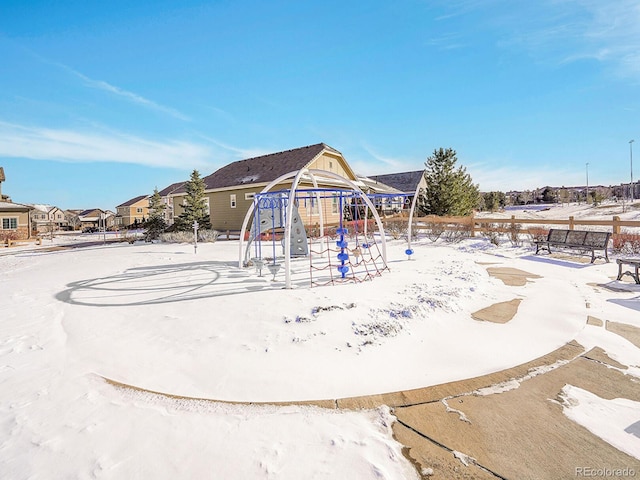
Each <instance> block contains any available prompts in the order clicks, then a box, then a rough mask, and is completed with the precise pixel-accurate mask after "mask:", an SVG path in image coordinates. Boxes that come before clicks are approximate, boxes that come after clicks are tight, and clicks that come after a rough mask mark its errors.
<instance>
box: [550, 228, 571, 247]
mask: <svg viewBox="0 0 640 480" xmlns="http://www.w3.org/2000/svg"><path fill="white" fill-rule="evenodd" d="M568 233H569V230H558V229H556V228H552V229H551V230H549V235H548V236H547V241H548V242H559V243H565V242H566V240H567V234H568Z"/></svg>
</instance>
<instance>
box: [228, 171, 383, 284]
mask: <svg viewBox="0 0 640 480" xmlns="http://www.w3.org/2000/svg"><path fill="white" fill-rule="evenodd" d="M304 175H308V176H309V177H310V178H311V182H312V183H313V186H314V188H316V189H318V182H317V179H316V176H317V175H319V176H324V177H329V178H332V179H334V180H338V181H339V182H342V183H344V184H346V185H347V186H349V187H351V189H352V190H354V191H355V192H357V193H358V194H359V195H360V196H361V197H362V199H363V200H364V202H365V204H366V205H367V206H368V207H369V208H370V209H371V213H372V214H373V216H374V219H375V221H376V224H377V226H378V231H380V232H381V233H382V235H381V239H382V260H383V261H384V263H385V265H386V264H387V241H386V238H385V234H384V226H383V225H382V220H381V219H380V215H378V212H377V211H376V209H375V206H374V205H373V203H372V202H371V199H370V198H369V197H368V196H367V194H365V193H364V192H363V191H362V189H361V188H360V187H358V185H356V184H355V183H354V182H352V181H351V180H349V179H348V178H344V177H343V176H341V175H338V174H337V173H334V172H329V171H327V170H318V169H308V168H304V169H301V170H298V171H297V172H289V173H285V174H284V175H281V176H280V177H278V178H276V179H275V180H273V181H272V182H271V183H270V184H268V185H267V186H266V187H264V188H263V189H262V191H261V192H260V193H267V192H268V191H269V190H271V189H272V188H273V187H274V186H275V185H277V184H278V183H280V182H283V181H284V180H287V179H289V178H291V177H293V182H292V183H291V188H290V190H289V199H292V198H295V193H296V190H297V188H298V185H299V183H300V181H301V180H302V177H303V176H304ZM316 198H317V200H318V202H319V201H320V194H319V193H318V192H317V193H316ZM293 208H294V202H293V201H289V202H288V204H287V211H286V217H285V222H286V223H285V231H284V242H285V243H284V273H285V288H287V289H290V288H291V223H290V222H289V219H290V218H292V216H293ZM254 211H255V201H254V202H253V203H252V204H251V206H250V207H249V209H248V210H247V214H246V215H245V217H244V221H243V222H242V229H241V230H240V241H239V246H238V253H239V255H238V267H239V268H242V260H243V254H242V253H243V252H242V250H243V248H242V247H243V245H244V236H245V232H246V231H247V225H248V224H249V218H250V217H251V215H252V214H253V212H254ZM319 212H320V232H321V234H323V233H324V220H323V216H322V209H320V210H319Z"/></svg>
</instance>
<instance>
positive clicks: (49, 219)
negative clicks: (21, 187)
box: [30, 204, 69, 233]
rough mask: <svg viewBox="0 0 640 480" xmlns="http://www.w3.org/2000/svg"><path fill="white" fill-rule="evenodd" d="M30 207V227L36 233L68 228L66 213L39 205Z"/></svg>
mask: <svg viewBox="0 0 640 480" xmlns="http://www.w3.org/2000/svg"><path fill="white" fill-rule="evenodd" d="M30 206H31V207H33V210H32V211H31V225H32V226H33V229H34V230H36V231H37V232H38V233H45V232H52V231H57V230H67V229H68V228H69V223H68V221H67V214H66V212H64V211H63V210H60V209H59V208H58V207H55V206H52V205H39V204H33V205H30Z"/></svg>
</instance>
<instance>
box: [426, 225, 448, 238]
mask: <svg viewBox="0 0 640 480" xmlns="http://www.w3.org/2000/svg"><path fill="white" fill-rule="evenodd" d="M426 227H427V228H426V232H427V238H428V239H429V240H431V241H432V242H435V241H436V240H438V239H439V238H440V237H441V236H442V234H443V233H444V232H445V230H446V229H447V227H446V225H445V224H444V223H440V222H427V223H426Z"/></svg>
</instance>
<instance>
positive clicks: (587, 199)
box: [584, 162, 589, 205]
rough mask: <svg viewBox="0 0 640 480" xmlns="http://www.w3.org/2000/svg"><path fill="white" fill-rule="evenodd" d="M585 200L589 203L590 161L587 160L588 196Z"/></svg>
mask: <svg viewBox="0 0 640 480" xmlns="http://www.w3.org/2000/svg"><path fill="white" fill-rule="evenodd" d="M584 200H585V203H586V204H587V205H589V162H587V196H586V197H585V199H584Z"/></svg>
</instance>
